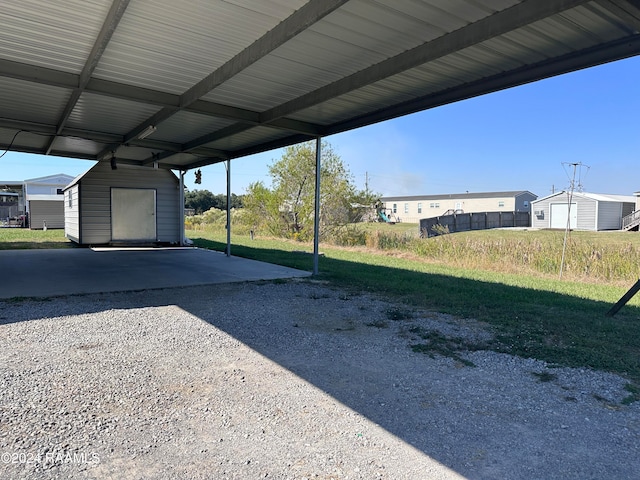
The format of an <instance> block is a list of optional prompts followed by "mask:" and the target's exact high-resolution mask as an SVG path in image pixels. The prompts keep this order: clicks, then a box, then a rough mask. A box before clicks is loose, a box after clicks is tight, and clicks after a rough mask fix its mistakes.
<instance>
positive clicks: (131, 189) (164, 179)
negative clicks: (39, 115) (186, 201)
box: [64, 162, 182, 245]
mask: <svg viewBox="0 0 640 480" xmlns="http://www.w3.org/2000/svg"><path fill="white" fill-rule="evenodd" d="M180 203H181V195H180V182H179V180H178V178H177V177H176V176H175V175H174V174H173V172H171V171H170V170H166V169H154V168H151V167H140V166H132V165H118V166H117V168H115V169H114V168H113V167H112V166H110V164H109V163H107V162H98V163H97V164H96V165H95V166H94V167H93V168H91V169H90V170H88V171H87V172H85V173H84V174H82V175H80V176H79V177H77V178H76V179H74V180H73V181H72V182H71V183H70V184H69V185H68V186H67V187H66V188H65V190H64V216H65V225H64V228H65V235H66V237H67V238H68V239H70V240H72V241H73V242H76V243H78V244H80V245H114V244H118V245H120V244H128V245H131V244H169V245H173V244H179V243H180V239H181V232H182V230H181V228H182V215H181V211H180Z"/></svg>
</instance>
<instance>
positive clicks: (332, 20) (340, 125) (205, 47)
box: [0, 0, 640, 170]
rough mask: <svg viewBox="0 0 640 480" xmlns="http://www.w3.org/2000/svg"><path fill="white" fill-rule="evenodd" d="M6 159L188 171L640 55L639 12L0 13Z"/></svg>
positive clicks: (498, 1)
mask: <svg viewBox="0 0 640 480" xmlns="http://www.w3.org/2000/svg"><path fill="white" fill-rule="evenodd" d="M0 23H1V25H2V28H0V148H2V149H9V150H13V151H20V152H28V153H35V154H45V155H56V156H65V157H75V158H83V159H90V160H110V159H111V158H112V157H113V156H115V157H116V158H117V161H118V162H122V163H129V164H136V165H152V164H154V163H156V164H157V165H158V166H160V167H162V168H172V169H179V170H187V169H190V168H196V167H199V166H204V165H208V164H212V163H216V162H220V161H224V160H228V159H233V158H237V157H241V156H245V155H249V154H253V153H257V152H261V151H265V150H269V149H273V148H277V147H281V146H285V145H289V144H292V143H296V142H299V141H303V140H307V139H312V138H317V137H318V136H325V135H330V134H334V133H338V132H342V131H345V130H349V129H353V128H357V127H361V126H364V125H368V124H371V123H375V122H379V121H382V120H386V119H390V118H394V117H397V116H401V115H405V114H408V113H412V112H416V111H419V110H424V109H428V108H432V107H435V106H438V105H442V104H446V103H450V102H455V101H458V100H461V99H465V98H469V97H472V96H476V95H481V94H484V93H488V92H492V91H496V90H499V89H503V88H507V87H511V86H514V85H518V84H522V83H526V82H531V81H535V80H538V79H541V78H545V77H549V76H552V75H557V74H561V73H565V72H569V71H573V70H576V69H580V68H585V67H589V66H593V65H597V64H601V63H605V62H609V61H613V60H617V59H621V58H625V57H629V56H633V55H637V54H638V53H640V35H639V31H640V1H638V0H591V1H584V0H544V1H542V0H526V1H516V0H424V1H420V0H309V1H304V0H272V1H255V0H192V1H175V0H66V1H64V2H52V1H50V0H4V1H3V4H2V9H0Z"/></svg>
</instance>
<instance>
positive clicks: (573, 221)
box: [531, 191, 635, 231]
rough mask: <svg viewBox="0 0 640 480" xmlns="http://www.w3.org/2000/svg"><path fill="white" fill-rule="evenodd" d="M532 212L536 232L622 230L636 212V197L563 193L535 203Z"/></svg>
mask: <svg viewBox="0 0 640 480" xmlns="http://www.w3.org/2000/svg"><path fill="white" fill-rule="evenodd" d="M569 200H571V201H570V202H569ZM531 208H532V209H533V215H532V216H531V226H532V227H533V228H558V229H565V228H567V224H568V223H569V228H571V229H575V230H592V231H600V230H620V229H621V228H622V218H623V217H625V216H626V215H629V214H630V213H632V212H633V211H634V209H635V197H634V196H632V195H603V194H597V193H583V192H573V193H572V194H570V192H567V191H562V192H557V193H554V194H552V195H549V196H547V197H544V198H540V199H538V200H535V201H534V202H532V203H531ZM569 218H570V221H569Z"/></svg>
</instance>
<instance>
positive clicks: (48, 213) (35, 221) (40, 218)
mask: <svg viewBox="0 0 640 480" xmlns="http://www.w3.org/2000/svg"><path fill="white" fill-rule="evenodd" d="M61 200H62V199H61ZM45 223H46V225H47V228H64V202H63V201H53V200H49V201H47V200H30V201H29V226H30V228H31V230H42V229H43V228H44V225H45Z"/></svg>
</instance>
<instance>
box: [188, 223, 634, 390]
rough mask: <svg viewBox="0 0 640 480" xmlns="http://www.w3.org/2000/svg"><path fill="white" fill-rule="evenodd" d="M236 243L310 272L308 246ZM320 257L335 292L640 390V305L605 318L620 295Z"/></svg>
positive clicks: (237, 248)
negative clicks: (367, 297) (458, 325)
mask: <svg viewBox="0 0 640 480" xmlns="http://www.w3.org/2000/svg"><path fill="white" fill-rule="evenodd" d="M189 235H190V237H191V238H193V239H194V241H195V242H196V244H197V245H199V246H203V247H205V248H214V249H217V250H223V249H224V245H225V244H224V243H223V242H222V241H219V240H214V239H213V237H218V238H222V237H220V236H219V235H215V234H211V233H208V232H207V233H203V232H189ZM197 235H200V238H198V237H197ZM205 237H208V238H205ZM233 242H234V243H233V244H232V254H234V255H238V256H243V257H246V258H253V259H257V260H263V261H267V262H272V263H277V264H281V265H286V266H290V267H294V268H300V269H304V270H311V268H312V258H311V256H310V255H305V254H300V253H294V252H293V250H303V249H306V250H309V246H308V245H304V244H296V243H295V242H285V241H277V240H261V239H256V240H253V241H252V240H250V239H249V238H248V237H247V238H243V237H240V236H238V237H237V238H234V239H233ZM321 251H322V252H323V253H324V256H323V257H321V258H320V272H321V275H320V277H321V278H324V279H327V280H331V281H332V283H333V284H335V285H339V286H342V287H345V288H352V289H357V290H365V291H370V292H375V293H378V294H381V295H383V296H388V297H389V298H390V299H392V300H399V301H403V302H406V303H409V304H411V305H414V306H416V307H419V308H422V309H426V310H433V311H438V312H443V313H449V314H453V315H456V316H459V317H466V318H474V319H477V320H480V321H484V322H487V323H488V324H490V325H492V326H493V327H494V328H495V330H496V333H497V342H496V343H495V344H494V345H492V346H491V348H492V349H494V350H497V351H501V352H506V353H511V354H514V355H519V356H523V357H532V358H538V359H540V360H545V361H547V362H550V363H553V364H560V365H566V366H572V367H588V368H594V369H599V370H605V371H611V372H616V373H620V374H624V375H626V376H627V377H628V378H629V379H631V380H633V381H635V382H640V348H639V347H638V346H637V338H640V322H639V321H638V318H639V317H640V308H639V306H638V305H639V300H640V299H638V298H634V299H633V301H632V302H630V304H629V305H627V306H626V307H624V308H623V309H622V310H621V311H620V312H619V313H618V314H617V315H616V316H615V317H613V318H610V317H606V316H605V313H606V312H607V311H608V309H609V308H610V307H611V305H613V303H615V301H617V300H618V299H619V298H620V297H621V296H622V294H624V291H625V290H624V289H623V288H619V287H613V286H602V285H595V284H583V283H577V282H565V281H559V280H552V279H544V278H538V277H531V276H525V275H509V274H500V273H495V272H486V271H473V270H465V269H459V268H452V267H448V266H446V265H441V264H431V263H427V262H420V261H416V260H414V259H405V258H398V257H394V256H387V255H381V254H372V253H368V252H361V251H354V250H343V249H337V248H333V247H327V246H324V245H323V246H322V248H321Z"/></svg>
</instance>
